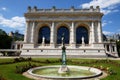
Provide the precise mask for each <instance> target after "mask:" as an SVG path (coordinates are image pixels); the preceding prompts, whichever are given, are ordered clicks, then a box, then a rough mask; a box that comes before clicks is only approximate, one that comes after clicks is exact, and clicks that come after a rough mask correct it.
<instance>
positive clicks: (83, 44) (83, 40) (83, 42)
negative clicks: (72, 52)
mask: <svg viewBox="0 0 120 80" xmlns="http://www.w3.org/2000/svg"><path fill="white" fill-rule="evenodd" d="M81 40H82V46H85V39H84V37H82V38H81Z"/></svg>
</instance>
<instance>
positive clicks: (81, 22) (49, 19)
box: [21, 6, 106, 57]
mask: <svg viewBox="0 0 120 80" xmlns="http://www.w3.org/2000/svg"><path fill="white" fill-rule="evenodd" d="M102 16H103V13H101V12H100V8H99V6H97V7H96V8H93V6H91V7H90V8H89V9H75V8H74V7H71V8H70V9H56V8H55V7H53V8H52V9H37V7H34V8H31V7H28V12H27V13H25V18H26V31H25V36H24V44H23V49H22V53H21V56H33V55H35V56H37V55H40V56H46V55H48V56H60V55H61V51H62V50H61V46H62V45H61V44H57V31H58V29H59V28H60V27H61V26H65V27H66V28H68V30H69V33H70V34H69V35H70V36H69V44H65V45H66V48H67V50H66V52H67V55H68V56H74V55H75V56H81V57H82V56H98V57H105V56H106V54H105V48H104V43H103V37H102V26H101V19H102ZM43 26H48V27H49V28H50V43H49V44H46V43H44V42H43V40H42V43H38V38H39V30H40V28H42V27H43ZM79 26H84V27H85V28H86V29H87V31H88V43H87V44H86V43H85V44H84V38H83V39H82V43H81V44H77V42H76V35H77V34H76V29H77V28H78V27H79Z"/></svg>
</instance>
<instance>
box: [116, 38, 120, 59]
mask: <svg viewBox="0 0 120 80" xmlns="http://www.w3.org/2000/svg"><path fill="white" fill-rule="evenodd" d="M116 44H117V51H118V55H119V57H120V40H119V41H117V42H116Z"/></svg>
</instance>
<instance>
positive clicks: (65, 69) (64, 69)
mask: <svg viewBox="0 0 120 80" xmlns="http://www.w3.org/2000/svg"><path fill="white" fill-rule="evenodd" d="M69 72H70V70H69V68H68V67H67V66H61V67H60V68H59V70H58V73H60V74H65V73H69Z"/></svg>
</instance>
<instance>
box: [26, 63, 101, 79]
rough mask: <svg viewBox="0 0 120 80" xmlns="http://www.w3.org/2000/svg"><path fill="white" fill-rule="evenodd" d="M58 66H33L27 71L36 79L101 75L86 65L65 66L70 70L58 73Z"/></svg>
mask: <svg viewBox="0 0 120 80" xmlns="http://www.w3.org/2000/svg"><path fill="white" fill-rule="evenodd" d="M59 67H60V65H58V66H43V67H35V68H31V69H29V70H28V71H27V72H28V74H30V75H31V76H34V77H37V78H38V79H39V78H40V79H41V78H43V79H52V80H58V79H69V80H71V79H90V78H95V77H99V76H100V75H102V71H101V70H99V69H97V68H93V67H86V66H67V67H68V68H69V69H70V72H69V73H66V74H59V73H58V69H59Z"/></svg>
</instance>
